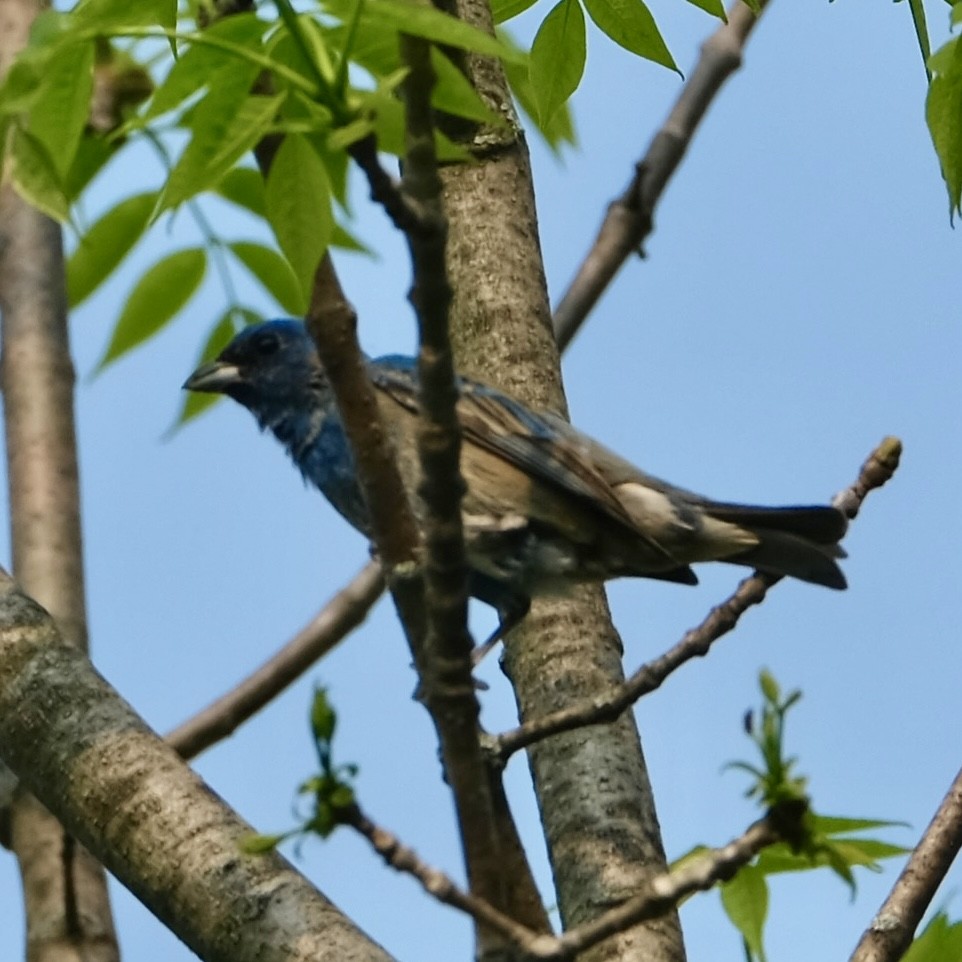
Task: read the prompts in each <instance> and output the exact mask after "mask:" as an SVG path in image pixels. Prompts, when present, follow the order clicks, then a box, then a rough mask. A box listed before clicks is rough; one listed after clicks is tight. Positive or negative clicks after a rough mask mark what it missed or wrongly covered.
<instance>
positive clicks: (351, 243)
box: [331, 224, 374, 257]
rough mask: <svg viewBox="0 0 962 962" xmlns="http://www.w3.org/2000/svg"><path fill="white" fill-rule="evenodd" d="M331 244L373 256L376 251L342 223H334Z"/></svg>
mask: <svg viewBox="0 0 962 962" xmlns="http://www.w3.org/2000/svg"><path fill="white" fill-rule="evenodd" d="M331 246H332V247H340V248H341V249H342V250H346V251H353V252H354V253H355V254H365V255H366V256H367V257H373V256H374V251H372V250H371V248H370V247H368V246H367V244H365V243H363V242H362V241H360V240H358V239H357V238H356V237H355V236H354V235H353V234H352V233H351V232H350V231H349V230H348V229H347V228H346V227H342V226H341V225H340V224H335V225H334V233H333V234H332V235H331Z"/></svg>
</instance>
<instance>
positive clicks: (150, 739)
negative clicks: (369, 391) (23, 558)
mask: <svg viewBox="0 0 962 962" xmlns="http://www.w3.org/2000/svg"><path fill="white" fill-rule="evenodd" d="M0 744H2V745H3V753H4V758H5V760H6V761H7V762H8V763H9V765H10V767H11V768H12V769H13V770H14V771H15V772H16V773H17V774H18V775H19V776H20V777H21V779H23V781H24V783H25V784H26V785H27V786H28V787H29V788H30V790H31V791H33V792H34V794H35V795H36V796H37V798H39V799H40V801H42V802H43V803H44V804H45V805H47V806H48V807H49V808H50V811H51V812H52V813H53V814H54V815H55V816H56V817H57V818H58V819H60V821H61V822H62V823H63V825H64V826H65V827H66V828H67V830H68V831H69V832H71V834H72V835H74V836H75V837H76V838H78V839H79V840H80V841H81V842H82V843H83V844H84V845H86V846H87V848H88V849H89V850H90V852H91V853H92V854H93V855H94V856H95V857H96V858H97V859H99V860H100V861H101V862H103V864H104V865H105V866H106V867H107V868H108V869H109V870H110V871H111V872H112V873H113V874H114V875H116V876H117V878H118V879H119V880H120V881H121V882H122V883H123V884H124V885H126V886H127V887H128V888H129V889H130V890H131V891H132V892H133V893H134V894H135V895H136V896H137V897H138V898H139V899H140V900H141V901H142V902H143V903H144V904H145V905H146V906H147V907H148V908H149V909H150V911H152V912H153V913H154V914H155V915H156V916H157V917H158V918H159V919H160V920H161V921H162V922H163V923H164V924H165V925H167V926H168V927H169V928H170V929H171V930H172V931H173V932H174V933H175V934H176V935H177V936H178V937H179V938H181V939H182V940H183V941H184V942H185V943H186V944H187V945H188V946H189V947H190V948H191V949H192V950H193V951H194V952H196V953H197V954H198V955H199V956H200V957H201V958H202V959H204V960H205V962H343V960H344V959H352V960H358V962H389V960H390V957H389V956H388V955H387V954H386V953H385V952H384V951H383V950H382V949H381V948H380V947H379V946H377V945H375V944H374V943H373V942H372V941H370V940H369V939H368V938H367V937H366V936H365V935H363V934H362V933H361V932H360V931H359V930H358V929H357V928H356V927H355V926H354V925H353V924H352V923H351V922H350V921H349V920H348V919H347V918H346V917H345V916H344V915H342V914H341V913H340V912H339V911H338V910H337V909H336V908H335V907H334V906H333V905H331V903H330V902H328V901H327V900H326V899H325V898H324V897H323V896H322V895H320V893H318V892H317V890H316V889H315V888H314V887H313V886H312V885H311V884H310V883H309V882H308V881H307V880H306V879H304V878H303V876H301V875H299V874H298V873H297V872H296V871H295V870H294V869H293V868H292V867H291V866H290V865H289V864H288V863H287V862H286V861H285V860H284V859H283V858H281V857H280V856H279V855H277V854H276V853H270V854H267V855H257V856H246V855H243V854H242V852H241V847H240V845H241V842H242V840H243V839H245V838H246V837H248V836H249V835H250V834H252V829H251V827H250V826H249V825H247V824H246V823H245V822H243V821H242V820H241V819H240V818H239V817H238V816H237V815H236V814H235V813H234V812H233V811H232V810H231V809H229V808H228V807H227V805H225V803H224V802H223V801H222V800H221V799H220V798H219V797H218V796H217V794H216V793H215V792H213V791H212V790H211V789H210V788H209V787H207V786H206V785H205V784H204V783H203V782H202V781H201V779H200V778H199V777H198V776H197V775H196V774H195V773H193V772H192V771H191V770H190V769H189V768H188V767H187V766H186V765H185V764H184V763H183V761H182V760H181V759H180V758H179V757H178V756H177V754H176V753H175V752H174V751H173V749H172V748H170V746H169V745H167V744H165V743H164V742H163V741H162V740H161V739H160V738H159V737H158V736H157V735H155V734H154V733H153V732H151V731H150V730H149V729H148V728H147V726H146V725H145V724H144V722H143V721H142V720H141V719H140V718H139V717H138V716H137V715H136V714H135V713H134V711H133V710H132V709H131V708H130V706H129V705H127V704H126V702H124V701H123V699H121V698H120V696H119V695H118V694H117V693H116V692H115V691H114V690H113V689H112V688H111V687H110V686H109V685H108V684H107V682H106V681H104V679H103V678H101V677H100V675H98V674H97V672H96V671H95V670H94V669H93V667H92V666H91V664H90V662H89V661H88V660H87V658H86V657H85V656H84V655H83V654H82V653H81V652H80V651H78V650H77V649H76V648H74V647H73V646H70V645H68V644H66V643H65V642H64V640H63V639H62V638H61V636H60V634H59V633H58V631H57V629H56V627H55V626H54V624H53V622H52V620H51V618H50V616H49V615H48V614H47V613H46V612H45V611H44V610H43V609H42V608H40V606H39V605H37V604H36V603H35V602H34V601H32V600H31V599H30V598H28V597H27V596H26V595H24V594H23V593H22V592H21V591H20V590H19V589H18V588H17V586H16V585H15V584H14V582H13V581H12V580H11V579H10V577H9V576H8V575H7V574H6V572H3V571H2V570H0Z"/></svg>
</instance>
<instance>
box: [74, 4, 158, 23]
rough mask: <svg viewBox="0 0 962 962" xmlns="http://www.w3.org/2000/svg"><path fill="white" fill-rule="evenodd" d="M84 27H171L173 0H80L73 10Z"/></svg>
mask: <svg viewBox="0 0 962 962" xmlns="http://www.w3.org/2000/svg"><path fill="white" fill-rule="evenodd" d="M74 16H76V17H77V19H78V20H80V21H81V22H82V23H83V24H84V25H85V26H97V27H104V28H105V29H107V28H115V27H119V26H130V27H134V26H137V27H141V26H144V27H149V26H154V25H156V26H158V27H165V28H167V29H169V30H172V29H173V28H174V26H175V25H176V23H177V0H137V2H136V3H130V2H128V0H82V2H81V3H79V4H77V6H76V8H75V10H74Z"/></svg>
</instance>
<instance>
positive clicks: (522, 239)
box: [443, 0, 684, 962]
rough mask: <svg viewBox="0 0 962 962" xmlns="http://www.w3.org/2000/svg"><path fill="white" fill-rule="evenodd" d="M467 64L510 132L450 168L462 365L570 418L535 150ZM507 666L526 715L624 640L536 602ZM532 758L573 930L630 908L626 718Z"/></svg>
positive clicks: (637, 953)
mask: <svg viewBox="0 0 962 962" xmlns="http://www.w3.org/2000/svg"><path fill="white" fill-rule="evenodd" d="M457 12H458V14H459V15H460V16H461V17H462V18H463V19H465V20H468V21H469V22H471V23H474V24H475V25H477V26H481V27H482V28H485V29H488V30H491V21H490V11H489V8H488V6H487V4H486V3H485V2H484V0H460V2H459V3H458V4H457ZM465 66H466V68H467V70H468V72H469V74H470V76H471V78H472V80H473V82H474V83H475V84H476V86H477V88H478V89H479V92H480V93H481V95H482V97H484V98H485V100H486V101H487V102H488V104H489V106H492V107H493V108H494V109H495V110H496V111H497V112H498V113H499V114H500V115H501V116H504V117H506V118H508V126H507V127H505V128H498V129H488V128H481V129H477V130H473V131H470V132H467V133H465V134H463V135H462V136H461V137H460V139H461V141H462V143H465V144H466V145H467V146H468V148H469V149H470V150H471V151H472V153H473V154H474V156H475V158H476V160H477V163H476V164H470V165H469V164H464V165H460V166H456V167H450V168H447V169H446V170H445V171H444V172H443V180H444V186H445V209H446V213H447V216H448V220H449V239H448V264H449V274H450V277H451V279H452V283H453V286H454V302H453V306H452V312H451V319H452V341H453V344H454V348H455V353H456V356H457V358H458V362H459V363H458V367H459V369H460V370H461V371H463V372H465V373H468V374H470V375H472V376H475V377H478V378H479V379H481V380H484V381H487V382H489V383H492V384H497V385H499V386H501V387H503V388H505V389H507V390H508V391H510V392H511V393H513V394H515V395H517V396H518V397H520V398H522V399H523V400H525V401H527V402H528V403H530V404H532V405H533V406H536V407H542V408H551V409H553V410H556V411H560V412H562V413H566V405H565V400H564V394H563V390H562V386H561V377H560V371H559V354H558V349H557V345H556V343H555V340H554V335H553V332H552V326H551V312H550V308H549V301H548V294H547V288H546V283H545V276H544V268H543V264H542V259H541V249H540V243H539V239H538V224H537V214H536V210H535V202H534V190H533V185H532V179H531V169H530V165H529V161H528V153H527V148H526V145H525V143H524V140H523V137H522V135H521V133H520V128H519V126H518V125H517V123H516V122H515V121H514V110H513V107H512V105H511V100H510V97H509V95H508V93H507V88H506V84H505V80H504V76H503V73H502V71H501V68H500V66H499V65H498V64H495V63H493V62H491V61H489V60H486V59H485V58H481V57H474V56H470V57H468V58H467V61H466V64H465ZM448 132H449V134H450V133H452V132H451V131H448ZM504 665H505V670H506V671H507V673H508V675H509V676H510V677H511V680H512V682H513V683H514V687H515V691H516V697H517V700H518V705H519V710H520V713H521V716H522V719H526V718H530V717H537V716H540V715H542V714H545V713H546V712H550V711H552V710H554V709H557V708H558V707H560V706H561V705H563V704H565V703H566V702H568V700H569V699H576V698H583V697H587V696H589V695H592V694H595V693H597V692H598V691H601V690H606V689H607V688H608V686H609V685H611V684H613V683H615V682H619V681H621V680H622V677H623V675H622V668H621V641H620V639H619V637H618V635H617V633H616V632H615V630H614V628H613V627H612V625H611V620H610V616H609V613H608V609H607V604H606V601H605V597H604V593H603V591H601V590H600V589H584V590H582V591H579V592H578V593H577V594H576V595H575V596H573V597H572V598H569V599H564V600H560V601H552V602H550V603H546V602H540V603H536V604H535V605H534V607H533V609H532V612H531V614H530V615H529V616H528V618H527V619H526V620H525V622H524V625H523V629H522V630H518V631H516V632H514V633H513V634H512V636H510V637H509V639H508V641H507V644H506V646H505V658H504ZM529 759H530V764H531V770H532V774H533V777H534V782H535V788H536V792H537V795H538V801H539V805H540V808H541V816H542V821H543V824H544V828H545V834H546V838H547V841H548V848H549V855H550V858H551V864H552V868H553V872H554V878H555V885H556V888H557V895H558V902H559V906H560V909H561V915H562V919H563V921H564V923H565V925H566V926H570V925H573V924H578V923H580V922H584V921H586V920H588V919H590V918H593V917H595V916H596V915H597V914H598V913H599V912H601V911H603V910H605V909H607V908H610V907H611V906H612V905H615V904H618V903H619V902H622V901H624V900H625V899H627V898H628V897H629V896H630V895H631V894H632V893H633V892H634V891H636V890H637V888H638V886H639V885H641V884H642V883H643V882H644V880H646V879H647V878H650V877H651V876H652V875H653V874H655V873H658V872H661V871H664V870H665V856H664V851H663V848H662V844H661V839H660V832H659V829H658V822H657V818H656V815H655V809H654V801H653V797H652V792H651V786H650V784H649V781H648V775H647V771H646V768H645V763H644V758H643V755H642V751H641V743H640V740H639V737H638V733H637V729H636V727H635V724H634V720H633V718H632V717H631V716H630V715H628V716H625V717H623V718H622V719H621V720H620V721H618V722H616V723H615V724H613V725H608V726H597V727H593V728H589V729H584V730H582V731H579V732H574V733H570V734H566V735H563V736H559V737H557V738H553V739H550V740H548V741H547V742H544V743H543V744H541V745H538V746H535V747H534V748H532V749H531V750H530V752H529ZM585 958H586V959H591V960H592V962H600V960H608V959H619V960H639V962H640V960H642V959H644V960H645V962H679V960H682V959H683V958H684V948H683V946H682V941H681V931H680V927H679V925H678V919H677V916H676V915H675V914H674V913H671V914H670V915H668V916H666V917H665V918H664V919H661V920H658V921H656V922H654V923H647V924H646V925H644V926H639V927H636V928H634V929H632V930H630V931H629V932H626V933H625V934H623V935H621V936H618V937H616V938H614V939H611V940H610V941H608V942H606V943H604V944H603V945H601V946H598V947H597V948H595V949H593V950H591V951H590V952H589V953H586V955H585Z"/></svg>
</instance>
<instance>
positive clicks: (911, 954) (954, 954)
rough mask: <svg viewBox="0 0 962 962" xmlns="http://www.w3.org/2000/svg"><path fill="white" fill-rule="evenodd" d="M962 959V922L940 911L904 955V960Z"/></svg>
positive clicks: (941, 961) (942, 961)
mask: <svg viewBox="0 0 962 962" xmlns="http://www.w3.org/2000/svg"><path fill="white" fill-rule="evenodd" d="M959 959H962V922H955V923H954V924H953V923H950V922H949V920H948V918H947V917H946V915H945V913H944V912H938V913H937V914H936V915H935V916H934V917H933V918H932V920H931V921H930V922H929V923H928V925H926V926H925V929H924V930H923V931H922V933H921V934H920V935H919V936H918V938H916V939H915V941H914V942H913V943H912V944H911V945H910V946H909V949H908V951H907V952H906V953H905V955H903V956H902V962H957V960H959Z"/></svg>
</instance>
